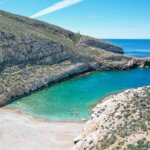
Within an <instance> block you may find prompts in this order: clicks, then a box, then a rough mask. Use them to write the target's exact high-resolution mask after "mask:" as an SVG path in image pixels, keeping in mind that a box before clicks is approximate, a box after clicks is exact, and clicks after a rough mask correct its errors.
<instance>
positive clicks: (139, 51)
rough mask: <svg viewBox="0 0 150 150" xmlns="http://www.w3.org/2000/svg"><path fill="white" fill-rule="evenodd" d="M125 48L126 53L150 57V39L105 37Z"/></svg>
mask: <svg viewBox="0 0 150 150" xmlns="http://www.w3.org/2000/svg"><path fill="white" fill-rule="evenodd" d="M105 40H106V41H109V42H111V43H113V44H115V45H118V46H120V47H122V48H123V49H124V52H125V55H128V56H136V57H148V56H149V57H150V39H147V40H144V39H143V40H135V39H123V40H122V39H105Z"/></svg>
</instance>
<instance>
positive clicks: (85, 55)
mask: <svg viewBox="0 0 150 150" xmlns="http://www.w3.org/2000/svg"><path fill="white" fill-rule="evenodd" d="M112 52H114V53H112ZM122 53H123V50H122V48H120V47H117V46H114V45H112V44H111V43H107V42H105V41H103V40H98V39H95V38H91V37H87V36H83V35H81V34H79V33H73V32H71V31H68V30H65V29H62V28H60V27H57V26H54V25H50V24H47V23H45V22H41V21H38V20H33V19H29V18H26V17H22V16H18V15H14V14H10V13H7V12H4V11H0V106H3V105H5V104H7V103H8V102H10V101H11V100H14V98H17V97H18V96H21V95H23V94H28V93H29V92H31V91H35V90H36V89H39V88H41V87H43V86H45V85H47V84H52V83H54V82H59V81H60V80H64V79H66V78H70V77H72V76H74V75H78V74H81V73H84V72H87V71H92V70H116V69H120V70H123V69H131V68H136V67H139V66H140V67H149V66H150V59H149V58H146V59H138V58H132V57H126V56H123V55H121V54H122Z"/></svg>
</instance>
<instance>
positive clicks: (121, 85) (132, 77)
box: [7, 40, 150, 121]
mask: <svg viewBox="0 0 150 150" xmlns="http://www.w3.org/2000/svg"><path fill="white" fill-rule="evenodd" d="M108 41H109V42H112V43H114V44H116V45H119V46H121V47H123V48H124V50H125V55H130V56H137V57H148V56H150V40H108ZM145 85H150V69H149V68H147V69H134V70H130V71H111V72H95V73H91V74H89V75H86V76H82V77H76V78H73V79H70V80H67V81H64V82H61V83H59V84H56V85H53V86H51V87H49V88H46V89H43V90H41V91H39V92H35V93H33V94H31V95H29V96H26V97H24V98H22V99H19V100H18V101H15V102H14V103H12V104H10V105H9V106H7V107H16V108H18V109H21V110H23V111H25V112H27V113H29V114H31V115H33V116H37V117H41V118H45V119H49V120H59V121H60V120H61V121H62V120H68V121H78V120H81V119H83V118H84V119H88V118H89V112H90V111H89V110H90V108H91V106H92V105H93V104H95V103H96V102H97V101H99V100H100V99H101V98H102V97H104V96H107V95H109V94H112V93H116V92H120V91H122V90H125V89H129V88H137V87H141V86H145Z"/></svg>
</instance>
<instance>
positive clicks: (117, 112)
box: [73, 86, 150, 150]
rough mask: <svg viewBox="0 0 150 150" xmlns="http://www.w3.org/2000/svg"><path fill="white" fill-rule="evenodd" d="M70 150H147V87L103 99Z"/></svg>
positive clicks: (149, 90)
mask: <svg viewBox="0 0 150 150" xmlns="http://www.w3.org/2000/svg"><path fill="white" fill-rule="evenodd" d="M74 143H75V146H74V148H73V150H105V149H106V150H149V149H150V86H148V87H142V88H138V89H131V90H126V91H124V92H122V93H119V94H116V95H111V96H108V97H106V98H104V99H103V100H102V101H101V102H100V103H98V104H97V106H96V107H95V108H94V109H93V112H92V115H91V119H90V120H89V121H88V122H87V123H86V124H85V126H84V128H83V131H82V133H81V135H80V136H78V137H77V138H76V139H75V140H74Z"/></svg>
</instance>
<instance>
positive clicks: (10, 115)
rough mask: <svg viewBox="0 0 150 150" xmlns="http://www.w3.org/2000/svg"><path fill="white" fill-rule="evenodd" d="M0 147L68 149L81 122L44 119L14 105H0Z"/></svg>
mask: <svg viewBox="0 0 150 150" xmlns="http://www.w3.org/2000/svg"><path fill="white" fill-rule="evenodd" d="M0 112H1V113H0V124H1V128H0V129H1V130H0V147H1V148H2V149H5V150H10V147H11V150H16V149H19V148H22V147H23V149H28V150H34V149H38V150H43V149H44V150H47V149H53V150H60V149H62V150H70V149H71V148H72V146H73V140H74V138H75V137H76V136H77V135H79V133H81V131H82V128H83V125H84V122H68V121H60V122H59V121H58V122H57V121H48V120H45V119H41V118H36V117H33V116H30V115H28V114H25V113H24V112H22V111H18V110H17V109H8V108H0Z"/></svg>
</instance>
